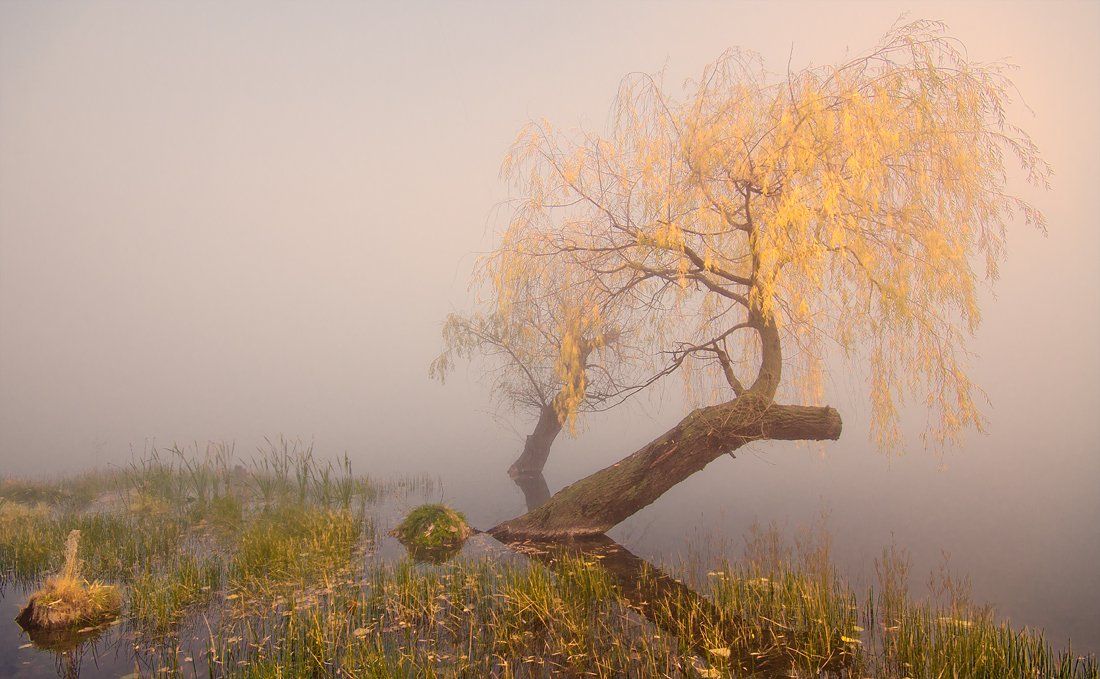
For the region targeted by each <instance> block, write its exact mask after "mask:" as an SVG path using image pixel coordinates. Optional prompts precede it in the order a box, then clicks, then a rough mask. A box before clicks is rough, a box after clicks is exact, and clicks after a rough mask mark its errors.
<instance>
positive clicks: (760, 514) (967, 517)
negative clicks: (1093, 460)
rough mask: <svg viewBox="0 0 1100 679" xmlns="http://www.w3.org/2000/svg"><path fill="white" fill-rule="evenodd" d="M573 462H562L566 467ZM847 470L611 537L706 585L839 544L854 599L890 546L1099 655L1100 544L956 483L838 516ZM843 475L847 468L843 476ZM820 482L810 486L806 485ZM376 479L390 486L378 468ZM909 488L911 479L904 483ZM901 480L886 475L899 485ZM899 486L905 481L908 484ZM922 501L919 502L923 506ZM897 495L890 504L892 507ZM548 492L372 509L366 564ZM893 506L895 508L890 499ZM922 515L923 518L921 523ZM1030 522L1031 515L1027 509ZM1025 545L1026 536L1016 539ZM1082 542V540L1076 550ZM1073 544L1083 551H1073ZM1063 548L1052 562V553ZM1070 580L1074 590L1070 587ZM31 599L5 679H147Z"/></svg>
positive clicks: (691, 486) (770, 487)
mask: <svg viewBox="0 0 1100 679" xmlns="http://www.w3.org/2000/svg"><path fill="white" fill-rule="evenodd" d="M562 457H564V456H562ZM556 462H557V464H556V465H554V464H552V465H551V468H552V471H553V472H556V473H555V474H553V475H552V476H551V479H552V480H551V481H550V482H549V491H550V492H554V491H556V490H557V489H559V488H560V487H561V486H562V485H563V481H562V477H566V478H569V477H572V478H576V477H579V476H582V475H583V474H584V473H587V471H590V470H588V469H585V466H586V465H591V461H586V462H585V463H583V464H578V463H577V461H575V460H572V462H573V464H572V467H573V469H572V471H565V470H563V469H562V467H565V466H566V464H568V463H569V462H571V460H569V458H567V457H564V459H559V460H557V461H556ZM844 462H845V461H844V460H841V461H840V463H839V464H838V463H837V462H836V461H835V460H834V461H832V465H830V463H829V461H822V460H820V459H819V458H815V457H808V456H807V454H806V451H798V452H794V453H792V454H790V455H787V456H786V457H785V458H784V457H781V456H778V455H765V454H749V455H742V456H740V457H739V458H738V459H737V460H720V461H718V462H716V463H714V465H712V467H709V468H708V469H707V470H706V471H705V472H703V473H701V474H697V475H696V476H695V477H692V478H691V479H689V480H688V481H687V482H685V483H684V484H681V486H679V487H677V488H675V489H673V490H672V491H670V492H669V493H668V494H667V495H666V496H665V497H662V498H661V499H660V500H659V501H658V502H657V503H656V504H655V505H653V506H651V507H649V508H647V509H646V510H643V511H642V512H640V513H639V514H637V515H635V516H634V517H632V518H631V519H629V520H628V521H626V522H624V523H623V524H621V525H620V526H618V527H616V528H615V529H614V530H612V531H611V533H610V535H611V537H612V538H614V539H615V540H617V541H619V542H620V543H622V545H623V546H624V547H625V548H626V549H628V550H630V551H631V552H634V553H635V554H637V555H638V556H639V557H642V558H643V559H646V560H648V561H650V562H652V563H654V564H657V565H659V566H662V567H666V568H668V569H669V570H670V571H672V572H675V573H681V574H682V573H686V574H688V575H690V574H691V573H692V572H696V573H698V572H705V571H706V569H707V568H712V567H715V566H718V565H720V564H721V562H722V561H723V560H726V559H729V560H734V559H737V558H738V557H740V556H741V554H742V551H743V548H744V538H745V535H746V534H747V532H748V531H750V530H751V529H752V527H753V526H754V525H757V526H759V525H766V524H769V523H772V522H774V523H776V524H777V525H778V526H779V529H780V532H781V533H784V534H785V535H786V536H787V537H788V538H791V537H796V538H797V537H798V536H799V535H800V534H802V535H807V536H815V537H816V538H818V539H820V538H821V537H822V536H825V535H827V536H828V539H829V540H830V541H831V554H830V556H831V560H832V562H833V563H834V565H836V566H837V567H838V569H839V570H840V573H841V576H842V577H843V578H845V579H847V580H848V581H849V583H850V584H852V585H853V586H854V587H856V588H860V587H865V586H867V585H871V584H873V583H874V558H875V557H876V556H877V555H878V554H880V553H881V550H882V548H883V547H884V546H886V545H888V544H891V543H893V544H895V545H897V546H899V547H902V548H905V549H907V550H909V552H910V554H911V557H912V559H911V560H912V566H913V568H912V576H911V582H910V587H911V590H912V591H913V592H914V593H915V594H916V595H917V596H922V594H928V585H927V584H926V583H927V582H928V580H929V574H930V573H931V572H933V571H937V570H939V571H944V570H946V572H949V573H950V574H952V575H953V576H955V577H963V578H966V577H969V578H970V581H971V583H972V585H971V591H972V595H973V600H974V602H975V603H976V604H979V605H985V604H989V605H992V606H993V607H994V609H995V610H996V612H997V614H998V616H999V617H1002V618H1007V619H1009V620H1010V621H1011V622H1012V623H1013V625H1014V626H1016V627H1022V626H1025V625H1026V626H1029V627H1033V628H1042V629H1043V630H1044V631H1045V634H1046V636H1047V638H1048V639H1050V640H1051V641H1052V642H1053V643H1054V644H1055V645H1056V646H1057V647H1063V646H1064V643H1065V641H1066V640H1072V643H1073V648H1074V649H1076V650H1078V651H1082V652H1093V653H1095V652H1096V651H1097V650H1100V620H1098V610H1100V607H1098V606H1097V605H1096V594H1095V593H1096V592H1097V591H1100V583H1098V582H1097V570H1095V569H1093V568H1092V566H1093V565H1094V564H1095V563H1096V561H1094V560H1092V556H1093V555H1094V552H1095V539H1094V538H1093V537H1090V536H1087V535H1076V536H1074V535H1073V534H1072V533H1067V534H1062V533H1058V532H1055V533H1054V534H1052V535H1039V536H1034V535H1027V534H1026V533H1025V534H1024V536H1023V537H1021V534H1020V533H1019V530H1020V528H1019V526H1013V522H1012V517H1013V515H1014V513H1016V512H1019V511H1021V508H1020V507H1016V506H1004V505H1002V506H999V507H990V512H991V513H992V514H994V515H996V517H997V518H998V520H995V521H990V520H989V516H986V515H984V513H983V512H973V511H971V512H970V513H969V514H965V513H963V514H953V513H952V510H953V509H957V507H952V506H950V505H948V506H943V503H942V501H941V503H940V505H939V506H937V503H936V502H933V501H930V500H931V499H932V498H935V497H937V496H940V497H943V496H946V495H948V494H949V493H950V491H951V489H952V488H953V487H954V486H955V485H956V484H960V483H965V482H966V481H967V477H966V475H965V474H959V478H956V477H953V476H952V475H951V474H947V473H944V472H937V473H936V474H931V475H925V476H920V475H917V478H918V479H920V480H921V481H922V482H923V483H924V485H923V486H920V485H919V484H917V485H916V486H914V484H912V483H910V484H909V486H910V487H909V488H907V487H906V484H903V483H900V481H898V483H899V485H898V486H896V487H883V485H882V484H883V482H882V481H881V480H880V483H879V485H878V486H877V487H872V488H867V489H864V493H863V494H862V495H861V496H859V497H858V498H849V500H850V501H849V502H845V503H836V502H830V500H829V498H830V497H836V495H835V494H840V496H841V497H844V496H843V494H842V491H843V490H844V487H845V486H846V484H847V483H848V482H849V480H848V479H845V478H844V477H843V476H840V475H838V472H840V471H842V470H843V466H844ZM836 467H840V468H841V469H840V470H838V469H836ZM807 470H809V471H813V472H817V473H819V476H818V477H816V478H814V477H813V476H812V475H811V474H810V473H808V471H807ZM372 472H373V473H374V474H375V475H376V476H382V477H384V473H380V472H379V470H378V469H377V466H376V465H375V466H372ZM908 472H909V474H910V476H909V478H910V479H912V478H913V472H912V470H911V469H910V470H908ZM893 476H894V475H893V474H885V473H883V474H882V477H883V478H884V479H890V478H892V477H893ZM896 476H898V477H901V476H903V475H902V474H901V473H898V474H897V475H896ZM810 483H816V484H817V486H818V489H819V491H820V492H819V493H818V494H817V495H816V496H813V495H812V494H810V493H807V492H801V493H799V492H798V489H799V487H800V486H802V487H805V486H806V485H808V484H810ZM914 487H915V488H916V489H917V490H918V491H919V492H913V490H914ZM891 493H892V495H891ZM540 495H541V493H539V489H537V488H536V489H535V491H534V492H531V491H530V489H528V493H527V496H526V497H525V494H524V492H522V491H521V489H520V488H519V487H517V486H516V485H515V484H514V483H513V482H512V481H511V479H509V478H508V477H507V476H506V475H505V473H504V472H503V467H502V469H501V471H500V473H499V474H482V473H477V471H476V470H452V471H451V472H450V473H444V474H442V475H441V476H440V479H439V484H438V485H437V486H436V487H435V488H433V489H432V490H430V491H427V492H410V493H407V494H401V495H398V496H397V497H393V498H389V499H387V500H386V501H384V502H379V503H377V504H374V505H371V506H370V508H369V509H368V513H369V514H370V515H371V516H372V517H373V518H374V521H375V524H376V526H377V529H378V534H379V539H378V542H377V543H376V544H375V546H374V548H373V549H372V551H371V553H370V554H368V555H367V557H366V558H367V559H369V560H379V561H384V562H392V561H395V560H399V559H402V558H404V557H405V550H404V548H403V547H402V546H401V545H400V544H399V543H398V542H397V541H396V540H395V539H393V538H390V537H387V536H385V533H386V532H387V531H389V530H390V529H391V528H392V527H393V526H395V525H396V524H397V523H398V522H399V521H400V519H401V517H402V516H403V515H404V514H405V513H406V512H407V511H408V510H409V509H411V508H412V507H414V506H416V505H418V504H421V503H423V502H426V501H439V500H443V501H445V502H447V503H448V504H451V505H452V506H455V507H457V508H459V509H461V510H462V511H464V512H465V513H466V514H467V516H468V517H469V519H470V520H471V523H472V524H473V525H474V526H475V527H477V528H482V529H484V528H488V527H490V526H492V525H494V524H496V523H497V522H499V521H501V520H504V519H507V518H510V517H513V516H516V515H518V514H520V513H522V512H524V511H525V510H526V509H527V505H528V504H529V503H530V502H537V501H538V498H539V496H540ZM884 497H887V498H888V500H884V499H883V498H884ZM912 503H916V504H920V505H922V506H923V511H917V509H916V507H915V506H913V504H912ZM1023 511H1026V505H1025V506H1024V507H1023ZM1025 528H1026V526H1025ZM1014 531H1016V532H1014ZM1075 537H1076V540H1075V539H1074V538H1075ZM1074 543H1075V545H1074ZM1044 544H1046V545H1051V544H1053V545H1054V546H1053V547H1052V548H1051V551H1050V552H1044V550H1043V549H1042V547H1043V545H1044ZM462 555H463V557H465V558H470V559H478V558H481V557H484V556H489V555H491V556H493V557H495V558H502V557H503V558H520V557H517V556H516V555H515V554H514V553H513V552H510V551H509V550H508V549H506V548H505V547H504V546H502V545H501V544H499V543H497V542H496V541H495V540H493V539H492V538H490V537H488V536H487V535H475V536H474V537H473V538H471V539H470V540H469V541H468V543H467V545H466V546H465V547H464V549H463V552H462ZM1060 574H1067V575H1069V577H1064V578H1063V577H1060ZM27 596H28V592H27V591H25V590H23V589H21V588H19V587H13V586H9V587H7V588H4V589H3V590H0V621H3V622H0V677H9V676H10V677H56V676H70V677H75V676H80V677H120V676H125V675H128V674H131V673H134V672H144V673H149V672H150V669H151V668H150V667H149V666H148V665H147V664H145V663H144V662H143V654H142V651H141V650H140V649H138V650H135V646H134V642H133V640H132V639H131V638H130V637H129V635H128V634H127V632H126V630H125V625H119V626H116V627H112V628H108V629H107V630H105V631H104V632H103V633H102V634H101V635H100V636H98V637H97V638H96V639H95V640H94V641H92V642H89V643H86V644H83V645H81V646H80V647H79V648H78V649H77V650H75V651H71V652H68V653H56V652H53V651H48V650H42V649H38V648H36V647H34V646H33V645H31V644H30V640H29V639H28V637H27V636H26V634H25V633H24V632H22V630H20V628H19V627H18V625H16V624H15V623H14V622H11V621H12V619H13V618H14V617H15V615H16V613H17V612H18V610H19V607H20V606H21V605H22V604H23V603H24V601H25V600H26V598H27ZM198 622H199V621H198V620H192V621H191V623H190V625H191V626H190V628H188V629H186V631H184V633H182V634H181V636H182V637H183V638H184V639H188V638H190V639H191V641H184V642H183V644H182V649H183V650H182V651H181V653H180V657H181V658H182V657H194V658H195V659H196V660H195V662H194V663H193V664H191V665H189V667H188V668H186V669H185V670H184V675H185V676H190V675H196V676H205V675H206V672H207V670H206V668H205V667H204V666H202V665H201V663H200V662H199V658H201V656H202V652H201V649H202V648H203V647H204V643H203V637H202V635H201V630H199V629H198V628H197V625H198Z"/></svg>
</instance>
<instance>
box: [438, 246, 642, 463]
mask: <svg viewBox="0 0 1100 679" xmlns="http://www.w3.org/2000/svg"><path fill="white" fill-rule="evenodd" d="M562 263H563V262H555V261H554V260H553V259H545V260H540V261H538V262H535V263H532V265H531V266H528V267H525V269H524V270H523V271H522V272H520V273H519V274H518V275H513V276H510V277H509V278H508V280H507V282H506V285H501V286H499V287H494V288H491V289H492V292H493V293H494V296H493V299H492V302H491V303H490V304H489V309H488V310H487V311H483V312H474V313H471V314H465V315H463V314H451V315H450V316H448V317H447V319H446V321H445V322H444V324H443V351H442V352H441V353H440V355H439V356H438V357H437V358H436V359H435V361H433V362H432V365H431V368H430V374H431V376H433V377H435V378H438V379H440V380H444V379H445V378H446V376H447V374H448V373H449V372H450V371H451V370H452V369H453V368H454V366H455V362H456V360H471V361H475V362H476V363H477V364H478V365H477V367H478V369H479V370H480V371H481V372H482V375H483V377H484V378H485V379H486V381H487V382H488V384H489V387H490V390H491V392H492V393H493V395H494V397H495V399H496V400H497V402H498V405H500V406H501V407H503V408H504V409H506V410H509V411H512V412H518V413H530V414H531V415H532V416H533V417H534V419H535V426H534V429H533V431H532V432H531V434H529V435H528V436H527V438H526V439H525V441H524V445H523V451H522V452H521V454H520V456H519V458H517V459H516V461H515V462H514V463H512V466H511V467H510V468H509V469H508V473H509V475H510V476H512V477H513V478H516V477H521V476H531V475H541V474H542V472H543V468H544V467H545V465H546V461H547V459H548V457H549V455H550V449H551V447H552V446H553V444H554V441H555V440H556V439H557V438H558V435H559V434H560V433H561V432H562V430H563V429H567V430H569V431H571V432H574V433H575V432H576V431H577V418H578V415H579V414H581V413H586V412H591V411H597V410H602V409H605V408H609V407H611V406H613V405H616V404H618V403H620V402H622V400H624V399H625V398H626V397H627V396H629V394H630V393H631V391H632V389H631V387H630V385H627V384H625V383H624V375H625V374H626V367H627V366H628V365H630V360H629V359H630V356H631V350H632V347H631V345H630V343H629V342H628V341H627V336H626V333H624V326H623V325H621V324H620V323H618V320H619V319H618V317H617V315H616V310H615V308H614V306H613V305H607V304H601V302H600V299H601V297H600V296H599V295H598V294H596V291H595V290H591V289H589V288H587V287H586V281H585V280H583V279H582V280H580V281H577V280H575V278H574V277H572V276H571V272H570V270H569V269H568V268H567V267H562V266H560V265H561V264H562ZM498 265H499V258H498V257H488V258H486V259H485V260H483V261H482V262H480V263H479V266H478V267H477V270H476V271H475V275H474V280H473V283H474V285H475V286H480V285H481V284H482V283H484V282H485V281H486V280H489V279H495V280H497V281H498V282H500V283H504V281H503V280H502V279H500V278H499V276H498V275H497V267H498ZM602 299H603V300H604V301H607V298H606V297H603V298H602Z"/></svg>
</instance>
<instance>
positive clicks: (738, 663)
mask: <svg viewBox="0 0 1100 679" xmlns="http://www.w3.org/2000/svg"><path fill="white" fill-rule="evenodd" d="M514 481H515V483H516V485H517V486H518V487H519V488H520V490H521V491H522V492H523V496H524V498H525V500H526V504H527V511H531V510H533V509H535V508H536V507H539V506H540V505H542V504H543V503H545V502H546V500H548V499H549V497H550V491H549V488H548V486H547V484H546V479H545V478H544V477H543V475H542V474H534V475H532V474H528V475H524V476H518V477H515V478H514ZM503 544H504V545H505V546H507V547H508V548H510V549H512V550H514V551H516V552H518V553H520V554H523V555H525V556H527V557H529V558H531V559H533V560H535V561H539V562H541V563H543V564H545V565H547V566H548V567H549V568H550V569H551V570H553V569H554V568H555V566H556V565H558V564H559V563H560V561H561V560H562V559H563V558H571V559H578V558H579V559H583V560H584V561H585V562H586V563H587V564H589V565H598V567H599V568H600V570H601V571H602V572H603V573H605V574H606V575H607V576H608V578H609V579H610V580H611V582H612V583H613V584H614V585H615V587H616V589H617V592H616V593H617V594H618V595H619V596H620V597H621V599H622V602H623V603H624V604H625V605H627V606H628V607H630V608H631V609H633V610H634V611H636V612H638V613H640V614H641V615H642V617H644V618H645V619H646V620H648V621H649V622H650V623H652V624H653V625H654V626H655V627H657V628H658V629H659V630H661V631H662V632H663V633H665V634H669V635H672V636H675V637H678V638H679V639H680V640H681V642H682V643H684V644H685V645H687V646H688V647H689V648H691V650H692V651H694V652H695V653H696V654H697V655H699V656H700V657H702V658H704V659H706V658H707V657H708V654H709V653H712V652H713V649H715V648H721V649H729V651H730V653H731V655H730V657H729V663H730V666H731V668H738V669H739V670H740V671H741V672H743V673H748V674H751V675H753V676H767V677H780V676H788V674H787V673H786V672H785V670H786V669H788V668H789V662H787V661H786V660H785V659H784V658H783V657H781V655H780V654H779V653H778V651H779V649H778V648H776V647H774V646H771V647H763V646H761V645H759V644H753V643H752V640H748V643H746V641H747V640H746V639H745V638H744V633H743V629H744V628H743V626H742V623H743V621H742V620H741V619H740V616H738V615H737V614H736V613H733V612H730V611H724V610H722V609H721V608H719V607H718V606H715V605H714V604H713V603H712V602H711V600H710V599H709V598H707V597H706V596H703V595H702V594H700V593H699V592H696V591H695V590H693V589H691V588H690V587H688V586H687V585H685V584H684V583H683V582H681V581H679V580H677V579H676V578H673V577H672V576H670V575H669V574H668V573H666V572H665V571H663V570H662V569H660V568H658V567H657V566H655V565H653V564H652V563H650V562H649V561H646V560H645V559H643V558H641V557H639V556H638V555H636V554H634V553H632V552H631V551H630V550H628V549H627V548H626V547H623V546H622V545H621V544H619V543H618V542H616V541H615V540H612V539H611V538H609V537H607V536H606V535H601V536H596V537H585V538H583V539H574V540H569V541H556V542H540V541H530V540H524V541H515V542H510V541H504V542H503ZM850 660H851V655H850V654H848V653H841V654H838V656H837V657H836V659H835V661H834V662H832V663H830V665H829V666H828V667H823V668H822V670H823V675H824V676H829V675H830V674H833V673H835V672H837V671H842V670H843V668H844V666H845V665H846V664H847V663H848V662H849V661H850Z"/></svg>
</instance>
